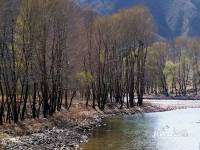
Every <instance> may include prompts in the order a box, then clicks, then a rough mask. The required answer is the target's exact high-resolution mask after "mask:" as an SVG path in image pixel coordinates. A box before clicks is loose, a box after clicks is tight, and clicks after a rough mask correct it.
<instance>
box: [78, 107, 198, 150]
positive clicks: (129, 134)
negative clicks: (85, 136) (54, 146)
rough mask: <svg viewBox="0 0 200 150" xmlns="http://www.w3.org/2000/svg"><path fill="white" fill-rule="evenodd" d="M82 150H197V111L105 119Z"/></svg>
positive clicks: (188, 110) (186, 110)
mask: <svg viewBox="0 0 200 150" xmlns="http://www.w3.org/2000/svg"><path fill="white" fill-rule="evenodd" d="M104 124H105V125H104V126H102V127H99V128H96V129H95V130H94V131H93V132H92V135H91V136H90V139H89V141H88V143H86V144H83V145H82V146H81V150H200V109H196V108H193V109H183V110H174V111H168V112H159V113H147V114H137V115H133V116H124V117H114V118H109V119H105V120H104Z"/></svg>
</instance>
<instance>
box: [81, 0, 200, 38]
mask: <svg viewBox="0 0 200 150" xmlns="http://www.w3.org/2000/svg"><path fill="white" fill-rule="evenodd" d="M79 1H80V4H81V6H86V5H87V6H91V7H92V8H93V9H94V10H95V11H97V12H98V13H100V14H102V15H106V14H109V13H113V12H116V11H118V10H120V9H122V8H127V7H131V6H133V5H136V4H144V5H145V6H146V7H147V8H148V9H149V10H150V11H151V13H152V15H153V17H154V20H155V24H156V28H157V32H158V34H159V35H161V36H163V37H176V36H180V35H188V36H199V35H200V0H79Z"/></svg>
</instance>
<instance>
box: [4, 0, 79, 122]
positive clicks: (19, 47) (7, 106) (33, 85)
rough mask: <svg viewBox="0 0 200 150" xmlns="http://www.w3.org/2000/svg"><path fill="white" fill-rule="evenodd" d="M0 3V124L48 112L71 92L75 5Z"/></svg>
mask: <svg viewBox="0 0 200 150" xmlns="http://www.w3.org/2000/svg"><path fill="white" fill-rule="evenodd" d="M1 2H2V3H3V4H4V6H2V5H1V6H2V8H4V9H1V12H0V13H1V18H0V23H1V24H0V101H1V111H0V123H3V122H9V123H10V122H15V123H16V122H18V120H19V119H20V120H24V119H25V118H26V117H33V118H36V117H39V116H40V115H41V112H42V114H43V116H44V117H47V116H48V115H52V114H53V113H54V112H55V111H57V110H58V111H59V110H61V107H62V104H63V103H64V102H63V100H64V98H63V96H64V95H66V96H67V95H68V94H70V92H71V91H70V90H68V86H69V81H68V80H69V78H70V76H72V74H73V69H70V68H72V67H76V66H77V65H76V64H75V65H73V66H72V62H73V61H74V60H73V59H74V57H78V55H76V54H75V52H76V51H78V46H77V45H75V43H76V41H79V35H78V30H79V26H80V23H78V22H79V21H80V19H79V18H80V17H79V13H77V12H78V8H77V7H76V6H75V5H74V4H73V2H71V1H67V0H54V1H49V0H20V1H1ZM73 51H74V52H73ZM74 87H75V85H74ZM65 104H66V107H68V102H67V98H66V99H65Z"/></svg>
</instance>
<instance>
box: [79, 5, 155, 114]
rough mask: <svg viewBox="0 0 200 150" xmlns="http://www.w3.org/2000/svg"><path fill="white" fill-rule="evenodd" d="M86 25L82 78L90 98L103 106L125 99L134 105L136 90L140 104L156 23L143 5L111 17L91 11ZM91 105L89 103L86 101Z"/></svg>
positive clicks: (128, 104) (123, 101)
mask: <svg viewBox="0 0 200 150" xmlns="http://www.w3.org/2000/svg"><path fill="white" fill-rule="evenodd" d="M90 20H92V22H93V23H91V22H90V24H87V25H88V26H87V30H86V32H87V38H86V43H87V48H86V49H87V53H85V55H84V56H85V57H84V60H85V62H84V72H83V74H82V76H81V77H82V78H84V79H83V80H85V81H86V82H85V83H86V86H87V90H86V91H85V92H86V94H85V95H86V97H87V99H90V98H91V99H93V107H94V108H95V102H97V104H98V107H99V108H100V109H102V110H103V109H104V108H105V104H106V103H107V102H115V103H119V104H120V108H122V107H123V106H124V103H125V102H126V104H127V107H133V106H134V105H135V104H136V103H135V93H137V97H138V102H137V104H138V105H142V101H143V94H144V72H145V64H146V57H147V49H148V47H149V45H150V44H151V42H152V41H151V40H152V33H153V24H152V19H151V15H150V13H149V11H148V10H147V9H146V8H145V7H143V6H137V7H133V8H130V9H126V10H122V11H120V12H118V13H116V14H113V15H110V16H104V17H102V16H100V17H95V18H94V16H93V15H92V14H90ZM87 104H88V103H87Z"/></svg>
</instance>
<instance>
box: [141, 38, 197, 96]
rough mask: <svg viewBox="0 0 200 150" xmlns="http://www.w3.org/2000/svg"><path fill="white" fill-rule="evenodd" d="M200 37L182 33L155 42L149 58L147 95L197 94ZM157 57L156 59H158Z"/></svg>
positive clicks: (146, 80)
mask: <svg viewBox="0 0 200 150" xmlns="http://www.w3.org/2000/svg"><path fill="white" fill-rule="evenodd" d="M199 42H200V39H199V37H186V36H180V37H177V38H176V39H174V40H171V41H159V42H155V43H154V44H153V45H152V46H151V47H150V48H149V53H148V58H147V67H146V74H147V75H146V79H145V82H146V83H145V87H146V88H145V91H146V93H147V94H152V93H154V94H156V95H158V94H165V95H170V94H171V95H174V96H186V95H198V91H199V84H200V67H199V64H200V62H199V60H200V46H199ZM155 58H157V59H155Z"/></svg>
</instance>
